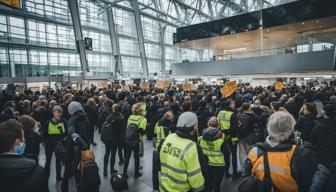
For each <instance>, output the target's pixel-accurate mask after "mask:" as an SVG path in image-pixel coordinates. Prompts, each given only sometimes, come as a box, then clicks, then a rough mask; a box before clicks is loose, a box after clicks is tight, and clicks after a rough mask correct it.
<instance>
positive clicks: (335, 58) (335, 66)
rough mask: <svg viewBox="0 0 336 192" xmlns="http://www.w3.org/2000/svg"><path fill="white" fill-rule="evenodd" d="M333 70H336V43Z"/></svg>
mask: <svg viewBox="0 0 336 192" xmlns="http://www.w3.org/2000/svg"><path fill="white" fill-rule="evenodd" d="M332 70H333V71H336V45H334V59H333V69H332Z"/></svg>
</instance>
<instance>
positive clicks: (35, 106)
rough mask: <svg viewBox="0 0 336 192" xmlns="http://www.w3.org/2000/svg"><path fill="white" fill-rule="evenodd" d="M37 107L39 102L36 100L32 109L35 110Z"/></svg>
mask: <svg viewBox="0 0 336 192" xmlns="http://www.w3.org/2000/svg"><path fill="white" fill-rule="evenodd" d="M37 107H38V104H37V102H36V101H34V102H33V103H32V109H33V110H34V109H36V108H37Z"/></svg>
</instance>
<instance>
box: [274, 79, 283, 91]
mask: <svg viewBox="0 0 336 192" xmlns="http://www.w3.org/2000/svg"><path fill="white" fill-rule="evenodd" d="M274 86H275V90H278V91H281V90H282V89H283V88H284V84H283V82H281V81H277V82H275V84H274Z"/></svg>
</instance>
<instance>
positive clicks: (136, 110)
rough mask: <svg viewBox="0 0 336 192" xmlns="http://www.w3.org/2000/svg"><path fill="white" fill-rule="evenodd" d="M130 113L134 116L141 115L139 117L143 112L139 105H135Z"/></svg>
mask: <svg viewBox="0 0 336 192" xmlns="http://www.w3.org/2000/svg"><path fill="white" fill-rule="evenodd" d="M132 113H133V114H134V115H141V116H143V115H144V111H143V109H142V107H141V103H136V104H134V105H133V106H132Z"/></svg>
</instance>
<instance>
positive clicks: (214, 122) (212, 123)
mask: <svg viewBox="0 0 336 192" xmlns="http://www.w3.org/2000/svg"><path fill="white" fill-rule="evenodd" d="M208 127H212V128H218V119H217V117H211V118H210V119H209V121H208Z"/></svg>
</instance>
